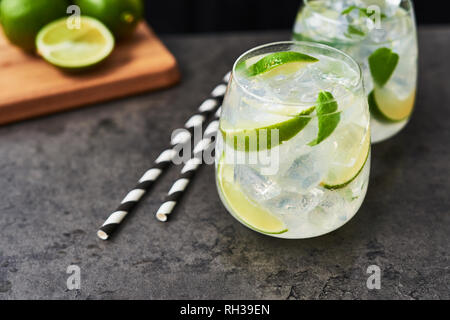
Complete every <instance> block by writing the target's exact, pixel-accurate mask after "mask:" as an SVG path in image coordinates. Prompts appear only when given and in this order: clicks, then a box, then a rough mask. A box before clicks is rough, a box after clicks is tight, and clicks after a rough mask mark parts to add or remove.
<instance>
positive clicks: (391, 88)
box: [293, 0, 418, 142]
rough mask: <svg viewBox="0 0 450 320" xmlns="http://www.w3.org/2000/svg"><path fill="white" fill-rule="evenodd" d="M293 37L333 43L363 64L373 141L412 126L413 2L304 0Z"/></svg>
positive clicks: (414, 70)
mask: <svg viewBox="0 0 450 320" xmlns="http://www.w3.org/2000/svg"><path fill="white" fill-rule="evenodd" d="M293 38H294V39H295V40H299V41H314V42H320V43H324V44H328V45H330V46H333V47H335V48H338V49H340V50H342V51H344V52H346V53H348V54H349V55H350V56H352V57H353V58H354V59H355V60H356V61H357V62H358V63H359V64H360V65H361V68H362V70H363V75H364V85H365V88H366V92H367V94H368V100H369V105H370V111H371V114H372V120H371V121H372V125H371V127H372V142H380V141H383V140H385V139H388V138H390V137H392V136H393V135H395V134H397V133H398V132H399V131H400V130H402V129H403V128H404V127H405V126H406V124H407V123H408V121H409V119H410V117H411V114H412V111H413V107H414V102H415V96H416V83H417V57H418V46H417V32H416V24H415V18H414V9H413V6H412V3H411V1H409V0H364V1H363V0H304V6H303V8H302V9H301V10H300V12H299V14H298V16H297V20H296V23H295V26H294V35H293Z"/></svg>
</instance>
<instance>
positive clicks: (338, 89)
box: [216, 41, 370, 239]
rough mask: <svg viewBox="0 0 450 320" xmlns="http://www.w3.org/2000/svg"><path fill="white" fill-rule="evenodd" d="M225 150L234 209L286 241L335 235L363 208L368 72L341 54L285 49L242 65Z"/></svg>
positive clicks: (258, 52)
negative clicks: (365, 83) (364, 80)
mask: <svg viewBox="0 0 450 320" xmlns="http://www.w3.org/2000/svg"><path fill="white" fill-rule="evenodd" d="M218 131H219V133H218V137H217V144H216V182H217V188H218V191H219V195H220V198H221V200H222V202H223V204H224V205H225V207H226V208H227V210H228V211H229V212H230V213H231V215H233V216H234V217H235V218H236V219H237V220H239V221H240V222H242V223H243V224H244V225H246V226H247V227H249V228H251V229H253V230H255V231H258V232H261V233H263V234H267V235H271V236H274V237H279V238H288V239H301V238H309V237H315V236H319V235H322V234H325V233H328V232H331V231H333V230H335V229H337V228H339V227H341V226H342V225H343V224H345V223H346V222H347V221H349V220H350V219H351V218H352V217H353V216H354V215H355V213H356V212H357V211H358V209H359V207H360V206H361V204H362V202H363V200H364V197H365V194H366V191H367V186H368V179H369V172H370V113H369V108H368V104H367V99H366V95H365V92H364V89H363V85H362V75H361V69H360V67H359V65H358V64H357V63H356V62H355V61H354V60H353V59H352V58H351V57H350V56H348V55H347V54H345V53H343V52H342V51H339V50H337V49H335V48H332V47H329V46H326V45H322V44H317V43H308V42H293V41H288V42H277V43H272V44H267V45H263V46H260V47H257V48H254V49H252V50H250V51H248V52H246V53H244V54H243V55H242V56H241V57H240V58H238V60H237V61H236V63H235V64H234V67H233V72H232V76H231V79H230V83H229V86H228V90H227V93H226V96H225V99H224V102H223V106H222V114H221V118H220V128H219V130H218Z"/></svg>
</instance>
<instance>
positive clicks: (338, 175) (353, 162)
mask: <svg viewBox="0 0 450 320" xmlns="http://www.w3.org/2000/svg"><path fill="white" fill-rule="evenodd" d="M333 136H334V137H335V139H336V140H335V145H336V146H337V149H336V150H335V152H334V154H335V156H334V157H333V159H332V160H331V166H330V168H329V170H328V173H327V175H326V177H325V179H324V181H323V182H322V185H323V186H324V187H325V188H327V189H331V190H335V189H340V188H343V187H345V186H347V185H348V184H349V183H350V182H352V181H353V180H354V179H355V178H356V177H357V176H358V175H359V174H360V172H361V171H362V169H363V168H364V166H365V164H366V162H367V159H368V157H369V152H370V133H369V130H366V128H363V127H361V126H358V125H356V124H349V125H346V126H344V127H342V128H340V129H338V130H337V131H336V132H335V133H334V134H333ZM355 141H359V143H355Z"/></svg>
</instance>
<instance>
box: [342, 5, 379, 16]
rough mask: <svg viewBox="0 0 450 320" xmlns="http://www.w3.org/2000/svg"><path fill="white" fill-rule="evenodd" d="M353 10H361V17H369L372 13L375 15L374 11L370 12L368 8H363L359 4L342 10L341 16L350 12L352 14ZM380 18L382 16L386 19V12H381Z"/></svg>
mask: <svg viewBox="0 0 450 320" xmlns="http://www.w3.org/2000/svg"><path fill="white" fill-rule="evenodd" d="M353 10H358V11H359V16H360V17H367V18H370V17H371V15H373V12H372V13H369V9H367V8H361V7H358V6H350V7H348V8H347V9H345V10H343V11H342V12H341V16H345V15H348V14H350V13H351V12H352V11H353ZM380 18H381V19H386V18H387V16H386V15H385V14H384V13H381V14H380Z"/></svg>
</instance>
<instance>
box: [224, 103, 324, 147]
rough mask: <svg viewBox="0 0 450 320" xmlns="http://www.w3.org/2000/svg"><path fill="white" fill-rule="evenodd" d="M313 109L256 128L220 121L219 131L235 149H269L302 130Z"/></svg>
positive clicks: (309, 119) (308, 120)
mask: <svg viewBox="0 0 450 320" xmlns="http://www.w3.org/2000/svg"><path fill="white" fill-rule="evenodd" d="M314 110H315V107H311V108H309V109H307V110H305V111H303V112H301V113H300V114H298V115H296V116H294V117H286V118H287V119H288V120H285V121H283V122H278V123H276V124H272V125H268V126H264V127H258V128H248V127H247V126H244V125H242V126H240V127H236V126H229V125H228V124H227V122H225V121H222V122H221V124H220V131H221V132H222V135H223V137H224V139H225V143H227V144H228V145H231V146H232V147H233V148H234V149H235V150H238V151H246V152H249V151H260V150H266V149H271V148H273V147H275V146H277V145H279V144H281V143H283V142H284V141H288V140H289V139H291V138H293V137H294V136H296V135H297V134H298V133H299V132H300V131H302V130H303V129H304V128H305V127H306V125H307V124H308V123H309V122H310V121H311V117H310V116H309V115H310V114H311V113H312V112H313V111H314ZM262 139H265V140H266V141H267V142H266V141H263V140H262Z"/></svg>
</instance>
